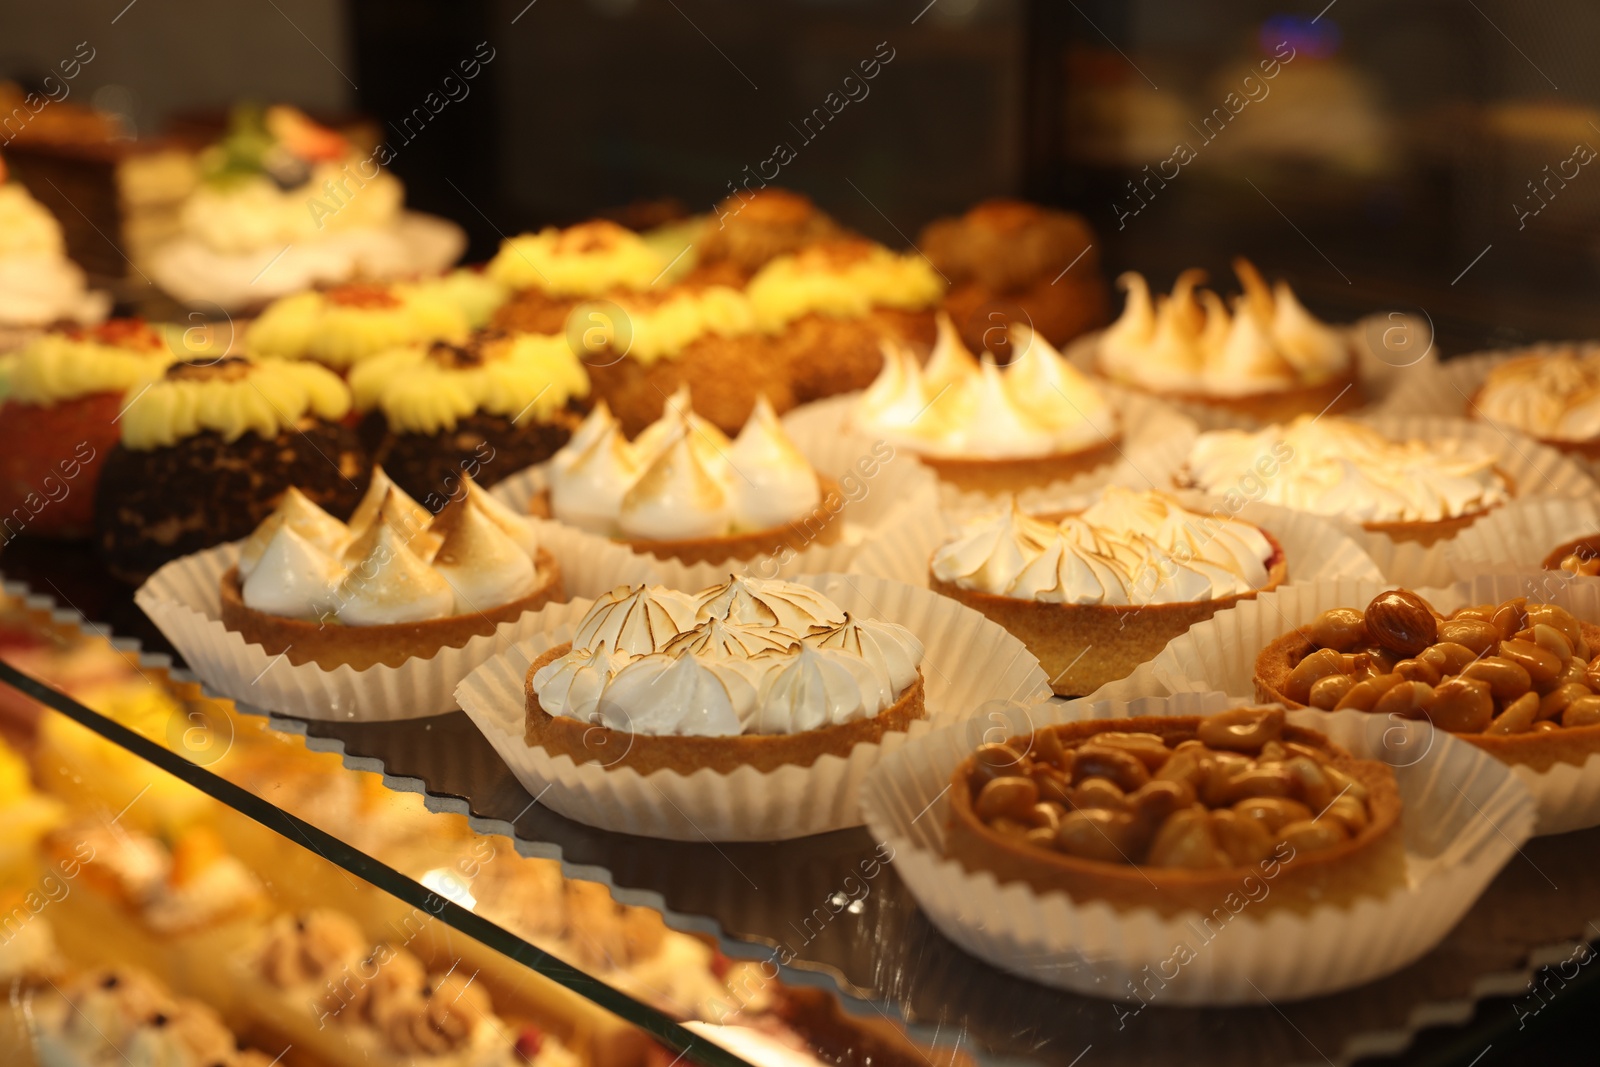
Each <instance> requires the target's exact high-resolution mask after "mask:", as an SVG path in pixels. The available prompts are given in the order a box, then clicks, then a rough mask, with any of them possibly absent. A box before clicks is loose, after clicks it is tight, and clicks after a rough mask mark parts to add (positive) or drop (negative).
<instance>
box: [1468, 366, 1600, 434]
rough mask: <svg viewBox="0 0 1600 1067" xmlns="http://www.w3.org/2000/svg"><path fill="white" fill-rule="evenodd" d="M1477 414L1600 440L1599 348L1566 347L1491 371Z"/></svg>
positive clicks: (1534, 430) (1529, 430)
mask: <svg viewBox="0 0 1600 1067" xmlns="http://www.w3.org/2000/svg"><path fill="white" fill-rule="evenodd" d="M1472 403H1473V407H1474V408H1475V411H1474V414H1476V415H1479V416H1481V417H1483V418H1485V419H1488V420H1489V421H1490V422H1498V423H1500V424H1502V425H1505V426H1510V427H1512V428H1513V429H1516V430H1520V431H1522V432H1523V433H1525V434H1528V435H1529V436H1531V437H1537V438H1541V439H1543V440H1547V441H1594V440H1600V348H1596V347H1595V346H1592V345H1585V346H1583V347H1581V348H1577V347H1566V348H1562V349H1559V350H1557V351H1553V352H1550V353H1549V354H1540V355H1531V356H1522V357H1520V358H1517V359H1513V360H1508V361H1507V362H1505V363H1502V364H1500V365H1499V366H1498V367H1496V368H1494V370H1492V371H1490V372H1489V376H1488V377H1487V378H1486V379H1484V382H1483V386H1482V387H1481V388H1480V389H1479V390H1478V393H1477V396H1475V397H1474V398H1473V401H1472Z"/></svg>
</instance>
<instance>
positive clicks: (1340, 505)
mask: <svg viewBox="0 0 1600 1067" xmlns="http://www.w3.org/2000/svg"><path fill="white" fill-rule="evenodd" d="M1269 469H1270V470H1274V471H1275V473H1274V474H1273V475H1271V476H1270V477H1266V476H1262V475H1260V474H1259V472H1261V471H1266V470H1269ZM1187 479H1188V481H1189V482H1190V483H1192V484H1193V485H1194V486H1196V487H1197V488H1199V489H1202V490H1204V491H1206V492H1208V493H1216V494H1219V495H1221V494H1226V493H1230V492H1237V491H1240V485H1241V482H1244V481H1245V480H1246V479H1249V481H1250V483H1251V484H1254V483H1256V482H1259V483H1261V486H1262V488H1261V495H1260V496H1259V497H1255V499H1259V500H1262V501H1264V502H1265V503H1268V504H1276V505H1278V506H1280V507H1286V508H1294V509H1295V510H1297V511H1309V512H1311V513H1312V514H1316V515H1327V516H1331V517H1334V518H1346V519H1351V520H1354V521H1356V522H1361V523H1399V522H1439V521H1442V520H1445V519H1453V518H1458V517H1460V516H1463V515H1468V514H1475V513H1478V512H1482V511H1485V510H1487V509H1489V508H1492V507H1495V506H1497V505H1500V504H1504V503H1505V502H1506V501H1508V500H1510V499H1511V488H1510V486H1509V485H1508V484H1507V482H1506V479H1505V476H1504V475H1502V474H1501V473H1500V472H1499V471H1498V470H1497V469H1496V468H1495V461H1494V456H1492V455H1490V454H1489V453H1488V452H1485V451H1483V450H1482V449H1480V448H1478V447H1476V446H1474V445H1472V444H1468V443H1451V444H1448V445H1432V444H1429V443H1428V442H1426V441H1391V440H1390V439H1389V438H1387V437H1385V436H1384V435H1383V434H1381V433H1379V432H1378V431H1377V430H1374V429H1372V428H1371V427H1370V426H1366V425H1363V424H1361V423H1358V422H1353V421H1351V420H1349V419H1344V418H1339V417H1336V416H1332V415H1328V416H1324V417H1322V418H1316V417H1314V416H1311V415H1302V416H1301V417H1300V418H1298V419H1296V420H1295V421H1294V422H1292V423H1289V424H1288V425H1287V426H1269V427H1267V428H1266V429H1264V430H1259V431H1255V432H1249V431H1244V430H1217V431H1213V432H1211V433H1204V434H1201V435H1200V437H1199V438H1198V439H1197V440H1196V441H1195V443H1194V446H1193V448H1191V449H1190V452H1189V461H1188V467H1187Z"/></svg>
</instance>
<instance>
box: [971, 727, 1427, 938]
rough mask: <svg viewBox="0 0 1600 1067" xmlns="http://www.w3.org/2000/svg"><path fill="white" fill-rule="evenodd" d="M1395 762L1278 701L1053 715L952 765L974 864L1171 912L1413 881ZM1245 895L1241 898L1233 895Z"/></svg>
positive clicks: (1271, 906)
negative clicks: (1312, 724)
mask: <svg viewBox="0 0 1600 1067" xmlns="http://www.w3.org/2000/svg"><path fill="white" fill-rule="evenodd" d="M1400 822H1401V797H1400V788H1399V785H1398V783H1397V782H1396V781H1395V777H1394V771H1392V770H1391V769H1390V768H1389V767H1388V766H1387V765H1386V764H1384V763H1382V762H1379V761H1378V760H1369V759H1357V758H1355V757H1353V756H1351V755H1350V753H1348V752H1346V751H1345V750H1344V749H1343V748H1340V747H1339V746H1338V745H1336V744H1334V743H1333V742H1332V741H1330V740H1329V739H1328V738H1327V737H1326V736H1325V735H1323V734H1320V733H1318V732H1316V731H1315V730H1307V729H1303V728H1301V727H1297V726H1292V725H1289V724H1287V723H1286V722H1284V713H1283V709H1282V708H1280V707H1253V708H1252V707H1242V708H1234V709H1231V710H1229V711H1224V712H1220V713H1218V714H1216V715H1212V716H1209V717H1206V718H1199V717H1195V716H1172V717H1167V716H1153V717H1146V718H1133V719H1109V720H1108V719H1100V720H1091V721H1087V722H1069V723H1062V724H1060V725H1056V726H1048V727H1045V728H1044V729H1042V730H1038V731H1036V732H1035V733H1032V734H1029V735H1025V736H1022V737H1013V738H1010V739H1008V740H1007V741H1006V742H1004V743H1003V744H1001V743H996V744H987V745H984V746H982V747H981V748H979V749H978V750H977V752H975V753H974V754H973V755H972V756H970V757H968V758H967V759H966V761H965V762H963V763H962V764H961V765H960V766H959V767H957V768H956V771H955V773H954V775H952V777H951V780H950V827H949V834H948V837H947V839H946V845H945V849H946V851H947V852H948V854H949V855H950V856H951V857H952V858H953V859H955V860H956V861H958V862H959V863H960V864H961V865H962V866H963V867H965V868H967V870H969V871H973V872H988V873H990V874H992V875H993V876H994V877H995V878H996V879H998V880H999V881H1000V882H1002V883H1005V882H1021V883H1024V884H1026V885H1028V886H1031V887H1032V888H1033V889H1034V890H1035V891H1036V892H1039V893H1051V892H1060V893H1065V894H1066V895H1067V896H1068V897H1070V898H1071V899H1072V900H1073V901H1075V902H1078V903H1080V904H1081V903H1086V902H1088V901H1095V900H1099V901H1105V902H1106V903H1107V904H1110V905H1111V906H1112V907H1113V908H1116V909H1117V910H1118V911H1131V910H1133V909H1135V908H1149V909H1151V910H1153V911H1155V912H1156V913H1157V914H1159V915H1162V916H1169V917H1170V916H1175V915H1181V914H1183V913H1184V912H1190V913H1194V912H1198V913H1199V914H1200V915H1202V916H1204V915H1208V914H1210V913H1211V912H1212V911H1213V910H1219V909H1222V908H1224V907H1229V908H1232V905H1231V904H1229V903H1228V902H1229V901H1237V900H1238V899H1240V898H1239V893H1240V888H1241V882H1243V883H1244V884H1246V885H1248V884H1249V882H1250V880H1251V879H1252V878H1258V879H1266V880H1268V881H1270V882H1271V883H1272V893H1271V897H1270V898H1257V899H1261V900H1262V904H1261V905H1260V906H1263V907H1265V908H1267V909H1268V910H1271V911H1285V910H1287V911H1294V912H1300V913H1305V912H1308V911H1310V910H1311V909H1313V908H1316V907H1323V906H1328V905H1335V906H1338V905H1346V906H1347V905H1349V904H1351V903H1353V902H1354V901H1355V900H1356V899H1358V898H1360V897H1363V896H1381V895H1383V894H1385V893H1388V892H1390V891H1392V890H1393V889H1395V888H1397V887H1399V886H1401V885H1403V884H1404V882H1405V856H1404V845H1403V842H1402V838H1401V827H1400ZM1233 910H1236V909H1233Z"/></svg>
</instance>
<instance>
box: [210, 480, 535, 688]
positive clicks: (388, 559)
mask: <svg viewBox="0 0 1600 1067" xmlns="http://www.w3.org/2000/svg"><path fill="white" fill-rule="evenodd" d="M563 597H564V592H563V589H562V584H561V570H560V567H559V566H557V564H556V560H555V557H553V556H552V555H551V554H550V553H549V552H548V551H547V550H545V549H544V548H542V547H540V546H539V544H538V541H537V536H536V534H535V532H534V528H533V523H532V522H531V521H530V520H528V519H526V518H523V517H522V516H519V515H517V514H516V513H514V512H512V511H511V510H510V509H509V508H507V507H506V506H505V505H504V504H501V503H500V502H499V501H498V500H496V499H494V498H493V497H492V496H490V495H489V494H488V493H486V492H484V491H483V490H482V489H479V488H478V487H477V486H476V485H475V484H473V483H472V481H471V480H470V479H466V480H464V482H463V491H462V493H461V495H460V496H459V497H458V498H457V499H455V500H453V501H452V502H451V503H450V504H449V505H448V506H446V508H445V509H444V511H443V512H441V513H440V514H439V515H438V516H437V517H435V516H434V515H432V514H431V513H429V511H428V509H426V508H424V507H423V506H422V505H421V504H418V503H417V502H416V501H414V500H412V499H411V498H410V497H408V496H407V495H406V494H405V493H404V492H403V491H402V490H401V489H400V488H398V487H397V486H395V485H394V483H392V482H390V481H389V479H388V477H387V476H386V475H385V474H384V473H383V471H382V469H381V468H380V469H378V470H377V471H376V472H374V474H373V479H372V487H371V488H370V489H369V490H368V492H367V495H366V496H365V497H364V498H363V499H362V501H361V505H360V506H359V507H358V508H357V509H356V512H355V514H354V515H353V516H351V519H350V522H349V524H348V525H347V524H345V523H342V522H340V521H339V520H338V519H336V518H334V517H333V516H332V515H329V514H328V513H327V512H326V511H323V510H322V509H321V508H319V507H317V506H316V505H315V504H314V503H312V502H311V501H310V500H308V499H307V498H306V496H305V495H304V494H302V493H300V492H299V491H298V490H295V489H293V488H291V489H290V490H289V491H288V492H287V493H285V494H284V496H283V500H282V502H281V503H280V504H279V505H278V508H277V510H276V511H274V512H273V513H272V515H270V516H269V517H268V518H267V520H266V521H265V522H263V523H262V524H261V526H260V527H258V528H257V529H256V531H255V533H253V534H252V535H251V536H250V537H249V539H248V540H246V541H245V542H244V545H243V546H242V548H241V549H240V553H239V563H238V565H237V566H235V567H231V568H229V569H228V571H227V572H226V573H225V574H223V576H222V623H223V625H224V626H226V627H227V628H228V629H230V630H234V631H237V632H238V633H239V634H240V635H241V636H243V637H244V639H245V641H247V642H249V643H250V644H256V645H260V646H261V647H262V649H263V650H265V651H266V653H267V654H268V655H273V656H276V655H280V654H281V655H283V656H285V657H286V658H287V659H288V660H289V662H290V663H292V664H296V665H299V664H303V663H315V664H316V665H317V666H319V667H321V668H322V669H323V670H329V671H331V670H333V669H334V668H335V667H338V666H340V665H342V664H343V665H348V666H350V667H353V668H355V669H356V670H358V671H361V670H366V669H367V668H368V667H372V666H375V665H377V664H383V665H385V666H389V667H397V666H399V665H400V664H402V663H404V662H405V661H406V660H408V659H413V658H424V659H425V658H427V657H429V656H432V655H434V654H435V653H436V652H438V651H439V650H440V649H441V648H460V647H461V646H463V645H465V644H466V643H467V642H468V641H470V640H471V639H472V638H474V637H477V636H480V635H484V634H492V633H494V631H495V628H496V627H497V626H499V625H500V624H501V623H504V622H511V621H513V620H515V619H517V618H520V617H521V615H522V613H523V612H525V611H536V610H538V609H539V608H541V607H543V606H544V605H545V604H548V603H550V602H551V601H555V600H560V599H563Z"/></svg>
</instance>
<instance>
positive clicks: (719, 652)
mask: <svg viewBox="0 0 1600 1067" xmlns="http://www.w3.org/2000/svg"><path fill="white" fill-rule="evenodd" d="M799 645H800V641H799V639H798V638H796V637H793V636H790V635H788V634H779V633H774V632H773V631H772V630H770V629H767V628H765V627H760V626H741V625H739V624H737V623H729V622H727V621H726V620H724V619H716V618H712V619H707V620H705V621H704V622H702V623H700V625H698V626H696V627H695V628H694V629H692V630H687V631H685V632H683V633H681V634H679V635H678V636H677V637H675V638H673V639H672V640H671V641H669V642H667V646H666V648H665V649H663V650H662V651H664V652H666V653H667V654H668V655H669V656H678V655H683V654H684V653H693V654H694V655H698V656H709V657H713V658H718V659H726V658H733V659H750V658H752V657H754V656H758V655H760V654H761V653H763V652H788V651H790V650H791V649H795V648H798V647H799Z"/></svg>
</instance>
